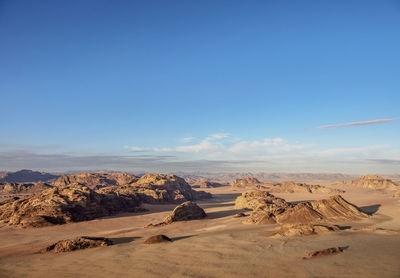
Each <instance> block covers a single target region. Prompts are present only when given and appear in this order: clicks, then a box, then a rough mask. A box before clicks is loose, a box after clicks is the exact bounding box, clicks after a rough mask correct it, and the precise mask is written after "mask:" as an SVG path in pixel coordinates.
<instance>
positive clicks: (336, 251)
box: [303, 247, 344, 259]
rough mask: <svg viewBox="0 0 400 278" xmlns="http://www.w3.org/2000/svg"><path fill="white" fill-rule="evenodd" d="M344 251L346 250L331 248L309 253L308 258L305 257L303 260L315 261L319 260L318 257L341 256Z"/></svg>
mask: <svg viewBox="0 0 400 278" xmlns="http://www.w3.org/2000/svg"><path fill="white" fill-rule="evenodd" d="M343 250H344V248H342V247H331V248H327V249H323V250H319V251H314V252H310V253H307V254H306V257H304V258H303V259H313V258H318V257H323V256H329V255H335V254H340V253H342V252H343Z"/></svg>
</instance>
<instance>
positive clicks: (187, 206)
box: [163, 202, 207, 223]
mask: <svg viewBox="0 0 400 278" xmlns="http://www.w3.org/2000/svg"><path fill="white" fill-rule="evenodd" d="M206 216H207V214H206V213H205V212H204V210H203V209H202V208H201V207H199V206H198V205H197V204H196V203H193V202H185V203H183V204H181V205H179V206H177V207H176V208H175V209H174V210H173V211H172V213H171V214H170V215H168V216H167V217H166V218H165V219H164V221H163V222H164V223H172V222H176V221H187V220H195V219H203V218H205V217H206Z"/></svg>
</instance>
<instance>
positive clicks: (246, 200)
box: [235, 190, 289, 210]
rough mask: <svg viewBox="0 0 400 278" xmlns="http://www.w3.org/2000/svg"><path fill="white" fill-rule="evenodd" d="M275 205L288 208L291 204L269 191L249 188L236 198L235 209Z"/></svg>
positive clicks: (253, 208)
mask: <svg viewBox="0 0 400 278" xmlns="http://www.w3.org/2000/svg"><path fill="white" fill-rule="evenodd" d="M265 205H268V206H275V207H279V208H286V207H287V206H289V204H288V203H287V202H286V201H285V200H284V199H282V198H278V197H275V196H274V195H272V194H270V193H268V192H267V191H261V190H248V191H246V192H243V193H242V195H241V196H239V197H237V198H236V200H235V209H252V210H255V209H257V208H258V207H260V206H265Z"/></svg>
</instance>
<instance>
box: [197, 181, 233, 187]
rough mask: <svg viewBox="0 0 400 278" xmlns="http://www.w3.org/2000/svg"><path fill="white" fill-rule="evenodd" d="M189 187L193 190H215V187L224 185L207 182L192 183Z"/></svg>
mask: <svg viewBox="0 0 400 278" xmlns="http://www.w3.org/2000/svg"><path fill="white" fill-rule="evenodd" d="M191 185H192V187H193V188H215V187H221V186H225V185H224V184H221V183H218V182H211V181H207V180H204V181H197V182H193V183H192V184H191Z"/></svg>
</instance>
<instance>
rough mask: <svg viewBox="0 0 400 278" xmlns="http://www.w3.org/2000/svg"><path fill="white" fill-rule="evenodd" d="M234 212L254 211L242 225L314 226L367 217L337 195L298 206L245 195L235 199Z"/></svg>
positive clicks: (259, 193)
mask: <svg viewBox="0 0 400 278" xmlns="http://www.w3.org/2000/svg"><path fill="white" fill-rule="evenodd" d="M235 208H236V209H241V208H247V209H252V210H253V211H252V212H251V214H250V217H248V218H247V219H246V220H245V221H244V223H253V224H270V223H314V222H320V221H333V220H335V221H346V220H359V219H362V218H365V217H367V216H368V215H367V214H365V213H364V212H362V211H361V210H360V209H359V208H358V207H356V206H355V205H353V204H351V203H349V202H347V201H346V200H344V199H343V198H342V197H341V196H340V195H335V196H331V197H330V198H328V199H323V200H316V201H308V202H304V203H299V204H296V205H294V204H290V203H287V202H286V201H285V200H284V199H281V198H277V197H275V196H274V195H272V194H269V193H268V192H265V191H257V190H252V191H246V192H244V193H243V194H242V196H239V197H238V198H237V199H236V202H235Z"/></svg>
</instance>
